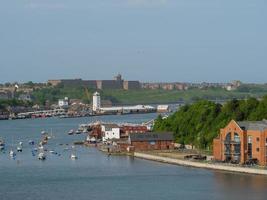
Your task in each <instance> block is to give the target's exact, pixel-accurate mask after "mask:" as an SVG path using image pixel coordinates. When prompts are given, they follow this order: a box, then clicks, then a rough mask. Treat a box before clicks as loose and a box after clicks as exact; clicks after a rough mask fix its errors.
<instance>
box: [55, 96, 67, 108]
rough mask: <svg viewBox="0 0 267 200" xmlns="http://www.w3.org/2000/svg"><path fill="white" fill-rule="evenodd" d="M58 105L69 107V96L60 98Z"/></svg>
mask: <svg viewBox="0 0 267 200" xmlns="http://www.w3.org/2000/svg"><path fill="white" fill-rule="evenodd" d="M58 106H59V107H60V108H67V107H68V106H69V98H68V97H65V98H64V99H59V100H58Z"/></svg>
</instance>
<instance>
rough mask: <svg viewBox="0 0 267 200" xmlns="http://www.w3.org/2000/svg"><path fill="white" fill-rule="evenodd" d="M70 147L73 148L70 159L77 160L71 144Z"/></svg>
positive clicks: (73, 147)
mask: <svg viewBox="0 0 267 200" xmlns="http://www.w3.org/2000/svg"><path fill="white" fill-rule="evenodd" d="M72 149H73V151H72V153H71V155H70V159H71V160H77V159H78V156H76V155H75V153H74V150H75V146H72Z"/></svg>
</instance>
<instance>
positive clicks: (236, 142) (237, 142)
mask: <svg viewBox="0 0 267 200" xmlns="http://www.w3.org/2000/svg"><path fill="white" fill-rule="evenodd" d="M240 143H241V142H240V141H235V140H231V141H228V140H224V144H228V145H230V144H240Z"/></svg>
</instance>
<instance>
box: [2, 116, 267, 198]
mask: <svg viewBox="0 0 267 200" xmlns="http://www.w3.org/2000/svg"><path fill="white" fill-rule="evenodd" d="M154 117H155V115H154V114H148V115H129V116H107V117H98V118H78V119H36V120H20V121H0V135H1V137H2V138H4V139H5V141H6V142H7V143H8V144H12V141H13V144H14V145H13V146H14V147H16V146H17V143H18V142H19V141H24V143H25V144H24V148H23V152H22V153H19V154H18V156H17V158H16V159H15V160H13V159H10V158H9V156H8V153H1V154H0V180H1V182H0V199H1V200H6V199H8V200H17V199H23V200H36V199H40V200H43V199H49V200H56V199H64V200H69V199H77V200H88V199H99V200H102V199H103V200H106V199H110V200H113V199H114V200H120V199H153V200H155V199H168V200H169V199H186V198H188V199H205V200H207V199H241V198H242V199H267V194H266V188H267V177H263V176H253V175H240V174H232V173H224V172H215V171H209V170H202V169H194V168H185V167H180V166H174V165H168V164H162V163H156V162H151V161H146V160H140V159H133V158H130V157H113V156H112V157H107V156H106V155H104V154H102V153H100V152H98V151H97V150H96V149H94V148H82V147H79V148H77V149H76V153H77V155H78V157H79V159H78V160H76V161H72V160H70V159H69V155H70V152H69V151H65V150H64V148H65V146H60V145H59V144H60V143H64V144H66V143H71V142H73V141H78V140H81V139H83V138H84V135H79V136H68V135H67V134H66V132H67V131H68V130H70V129H72V128H76V127H77V125H78V124H80V123H86V122H89V121H94V120H96V119H98V120H104V121H114V122H121V121H125V122H141V121H146V120H149V119H152V118H154ZM44 129H46V130H50V129H52V130H53V133H54V135H55V139H53V140H51V141H49V145H48V146H47V147H48V149H49V150H51V149H54V150H56V151H57V152H59V153H61V156H56V155H51V154H49V153H48V158H47V160H46V161H44V162H42V161H39V160H37V158H36V157H34V156H32V154H31V148H32V147H30V146H29V145H28V144H27V141H28V140H29V139H34V140H37V139H39V138H40V132H41V131H42V130H44ZM7 148H8V149H9V148H10V146H9V145H8V146H7Z"/></svg>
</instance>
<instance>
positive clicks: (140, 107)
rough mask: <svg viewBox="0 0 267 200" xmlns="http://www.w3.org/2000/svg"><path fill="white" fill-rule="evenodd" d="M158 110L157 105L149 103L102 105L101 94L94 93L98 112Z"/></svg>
mask: <svg viewBox="0 0 267 200" xmlns="http://www.w3.org/2000/svg"><path fill="white" fill-rule="evenodd" d="M156 111H157V109H156V108H155V107H153V106H149V105H135V106H116V107H102V106H101V97H100V94H99V93H98V92H95V93H94V95H93V112H94V113H96V114H132V113H150V112H156Z"/></svg>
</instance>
